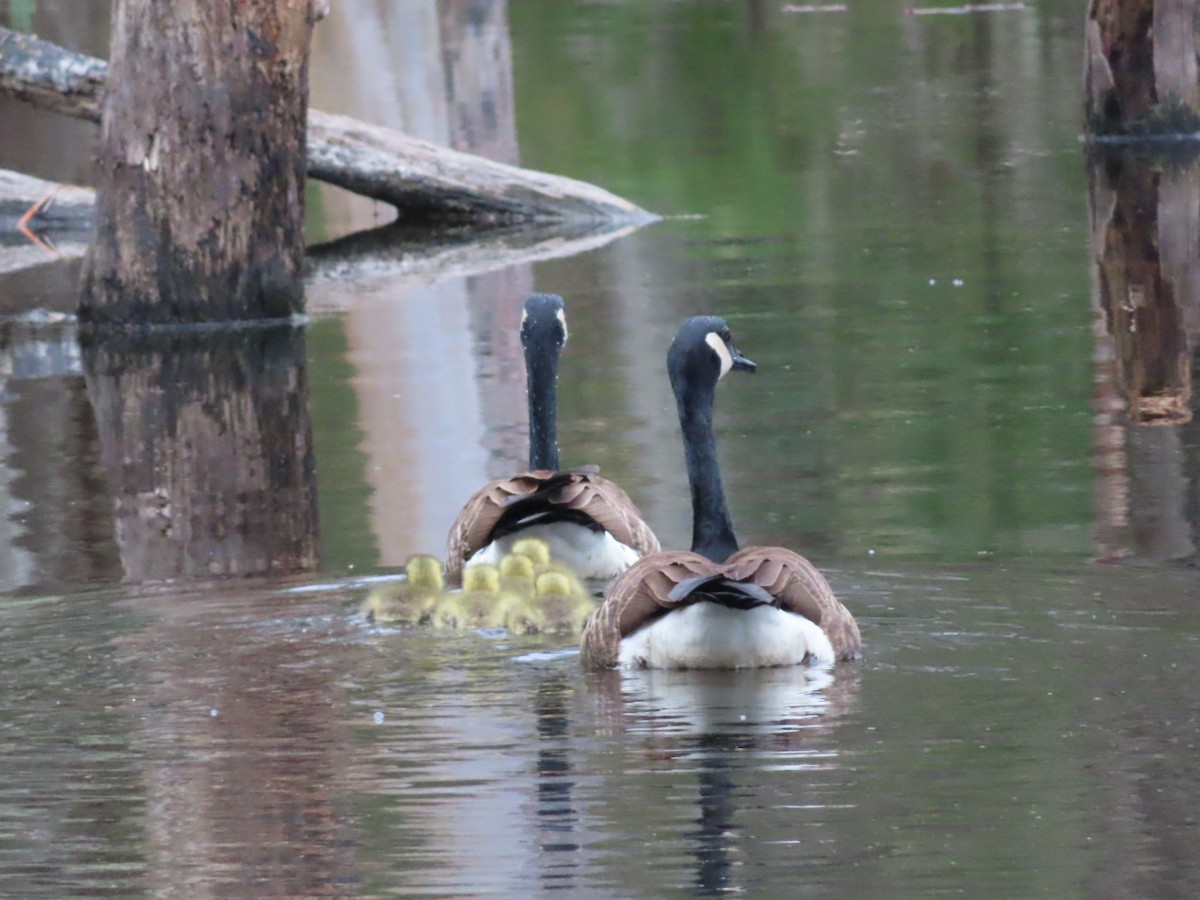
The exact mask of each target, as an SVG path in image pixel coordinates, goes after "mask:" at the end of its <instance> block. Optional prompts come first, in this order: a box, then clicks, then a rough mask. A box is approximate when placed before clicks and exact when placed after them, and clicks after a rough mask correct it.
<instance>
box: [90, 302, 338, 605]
mask: <svg viewBox="0 0 1200 900" xmlns="http://www.w3.org/2000/svg"><path fill="white" fill-rule="evenodd" d="M81 349H82V360H83V370H84V373H85V377H86V381H87V393H88V398H89V399H90V401H91V405H92V409H93V410H94V412H95V417H96V425H97V431H98V433H99V437H100V453H101V460H102V462H103V468H104V471H105V473H106V476H107V480H108V488H109V492H110V494H111V496H112V498H113V515H114V520H115V528H114V531H115V536H116V543H117V545H118V549H119V552H120V558H121V563H122V566H123V569H124V576H125V579H126V580H127V581H138V582H142V581H161V580H165V579H180V578H183V579H197V578H211V577H220V576H230V575H237V576H249V575H282V574H287V573H295V572H306V571H310V570H312V569H314V568H316V566H317V561H318V551H317V494H316V478H315V475H314V459H313V444H312V425H311V422H310V419H309V410H308V381H307V369H306V364H305V346H304V331H303V330H302V329H300V328H296V327H293V326H291V325H273V326H262V327H253V328H241V329H234V330H220V331H216V330H214V331H187V332H184V331H177V332H170V333H139V334H106V335H103V336H84V337H82V338H81Z"/></svg>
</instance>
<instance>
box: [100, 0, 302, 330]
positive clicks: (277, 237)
mask: <svg viewBox="0 0 1200 900" xmlns="http://www.w3.org/2000/svg"><path fill="white" fill-rule="evenodd" d="M311 32H312V9H311V0H241V2H239V3H236V4H232V3H211V2H208V0H176V2H172V3H159V2H154V0H120V2H118V3H117V4H116V6H115V7H114V10H113V27H112V49H111V55H110V61H109V70H108V90H107V92H106V94H105V98H104V106H103V118H102V128H101V131H102V134H101V147H100V161H99V162H100V175H99V184H98V185H97V187H98V197H97V206H96V225H95V236H94V240H93V245H92V248H91V250H90V252H89V254H88V259H87V263H86V266H85V275H84V289H83V295H82V298H81V304H80V317H81V320H82V321H84V322H86V323H106V324H120V325H131V324H132V325H140V324H155V323H180V322H201V321H205V322H212V321H223V320H225V321H227V320H248V319H265V318H275V317H281V316H288V315H291V314H293V313H297V312H300V311H301V310H302V308H303V287H302V282H301V267H302V264H303V253H304V243H303V217H304V202H303V199H304V172H305V122H306V116H305V113H306V109H307V105H308V50H309V39H310V36H311Z"/></svg>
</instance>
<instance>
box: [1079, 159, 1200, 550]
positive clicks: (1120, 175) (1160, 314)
mask: <svg viewBox="0 0 1200 900" xmlns="http://www.w3.org/2000/svg"><path fill="white" fill-rule="evenodd" d="M1089 198H1090V201H1091V233H1092V252H1093V258H1094V261H1095V270H1094V271H1095V273H1096V277H1095V282H1094V290H1093V306H1094V309H1095V313H1096V322H1097V327H1096V351H1095V366H1096V393H1095V418H1094V442H1095V447H1096V451H1095V465H1096V469H1097V486H1096V506H1097V515H1096V541H1097V544H1098V545H1099V551H1100V557H1101V558H1102V559H1106V560H1115V559H1120V558H1123V557H1126V556H1134V557H1138V558H1143V559H1151V560H1159V561H1161V560H1173V559H1184V558H1190V557H1194V556H1195V554H1196V550H1197V544H1198V541H1200V508H1198V507H1197V504H1196V503H1195V500H1194V499H1193V500H1192V501H1190V502H1189V500H1188V497H1189V495H1191V496H1193V497H1194V496H1195V494H1196V490H1197V488H1196V479H1195V477H1194V476H1195V473H1196V471H1197V457H1198V456H1200V442H1198V441H1197V439H1196V438H1197V435H1196V429H1195V427H1194V425H1193V424H1190V423H1192V422H1193V419H1194V417H1195V405H1196V399H1195V397H1194V394H1193V390H1192V373H1193V369H1194V367H1195V365H1196V361H1195V348H1196V337H1197V331H1198V330H1200V173H1198V171H1197V162H1196V160H1195V154H1194V153H1189V154H1187V155H1186V156H1184V157H1183V158H1180V156H1179V154H1174V155H1172V156H1170V157H1166V156H1161V155H1160V156H1156V157H1154V158H1153V159H1149V158H1146V157H1135V156H1133V155H1132V153H1130V152H1128V151H1126V152H1124V153H1118V154H1114V153H1104V154H1101V153H1096V154H1094V155H1093V156H1092V158H1091V159H1090V160H1089Z"/></svg>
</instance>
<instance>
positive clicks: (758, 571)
mask: <svg viewBox="0 0 1200 900" xmlns="http://www.w3.org/2000/svg"><path fill="white" fill-rule="evenodd" d="M723 569H724V572H725V574H726V576H727V577H729V578H731V579H734V580H736V581H744V582H748V583H751V584H756V585H758V586H759V587H761V588H763V589H764V590H765V591H766V592H767V593H768V594H770V595H771V596H773V597H775V598H776V601H777V603H778V605H779V607H780V609H784V610H787V611H788V612H793V613H797V614H799V615H801V616H804V617H805V618H806V619H809V620H811V621H813V622H816V623H817V624H818V625H820V626H821V630H822V631H824V632H825V634H826V635H827V636H828V637H829V643H830V644H832V645H833V651H834V653H836V654H837V656H838V659H854V658H855V657H857V656H858V652H859V649H860V648H861V646H862V638H861V637H860V636H859V633H858V623H857V622H855V621H854V616H852V615H851V614H850V611H849V610H848V609H846V607H844V606H843V605H842V604H841V602H840V601H839V600H838V599H837V597H835V596H834V595H833V589H832V588H830V587H829V582H828V581H826V580H825V576H824V575H822V574H821V573H820V572H818V571H817V569H816V567H815V566H814V565H813V564H812V563H810V562H809V561H808V560H807V559H805V558H804V557H803V556H801V555H800V554H799V553H795V552H793V551H791V550H788V549H786V548H784V547H747V548H746V549H744V550H739V551H738V552H737V553H735V554H733V556H731V557H729V559H727V560H726V561H725V565H724V566H723Z"/></svg>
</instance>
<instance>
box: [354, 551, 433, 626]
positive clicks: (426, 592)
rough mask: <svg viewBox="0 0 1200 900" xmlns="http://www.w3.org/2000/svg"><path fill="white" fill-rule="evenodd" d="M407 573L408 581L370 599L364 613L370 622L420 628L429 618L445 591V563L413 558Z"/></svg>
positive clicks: (382, 589)
mask: <svg viewBox="0 0 1200 900" xmlns="http://www.w3.org/2000/svg"><path fill="white" fill-rule="evenodd" d="M404 572H405V574H406V575H407V576H408V577H407V579H406V580H405V581H403V582H401V583H400V584H389V585H386V586H383V587H378V588H375V590H373V591H371V593H369V594H368V595H367V599H366V600H364V601H363V605H362V611H363V613H364V614H365V615H366V617H367V621H368V622H377V623H379V624H381V625H390V624H398V623H408V624H411V625H417V624H420V623H421V622H422V620H423V619H424V618H425V617H426V616H427V615H428V613H429V609H430V607H431V605H432V604H433V602H434V601H436V599H437V598H438V596H439V595H440V594H441V592H442V590H443V588H444V587H445V583H444V582H443V581H442V564H441V561H439V560H438V558H437V557H436V556H425V555H416V556H410V557H409V558H408V561H407V562H405V564H404Z"/></svg>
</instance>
